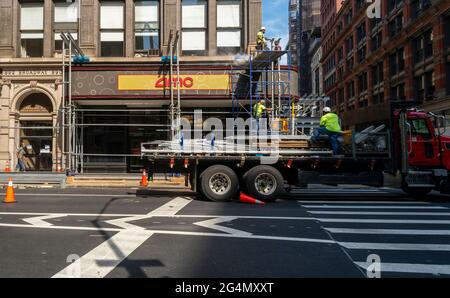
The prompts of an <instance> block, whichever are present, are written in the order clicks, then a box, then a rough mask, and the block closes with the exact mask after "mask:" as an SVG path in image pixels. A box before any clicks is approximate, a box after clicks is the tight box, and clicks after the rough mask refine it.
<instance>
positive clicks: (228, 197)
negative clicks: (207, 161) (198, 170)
mask: <svg viewBox="0 0 450 298" xmlns="http://www.w3.org/2000/svg"><path fill="white" fill-rule="evenodd" d="M242 178H243V183H242V186H243V188H244V189H243V191H244V192H246V193H247V194H248V195H250V196H252V197H254V198H256V199H258V200H261V201H264V202H273V201H275V200H276V199H277V198H278V197H279V196H280V195H281V194H282V192H283V189H284V179H283V176H282V175H281V173H280V171H278V170H277V169H275V168H274V167H271V166H265V165H260V166H256V167H253V168H251V169H250V170H249V171H247V172H246V173H245V174H244V175H243V176H242ZM199 186H200V187H199V188H200V189H199V191H200V193H201V194H202V195H204V196H205V197H207V198H208V199H210V200H212V201H216V202H228V201H232V200H235V199H236V198H237V197H238V195H239V191H240V182H239V177H238V176H237V174H236V173H235V172H234V171H233V170H232V169H231V168H230V167H227V166H225V165H214V166H211V167H209V168H207V169H206V170H205V171H203V172H202V174H201V175H200V185H199Z"/></svg>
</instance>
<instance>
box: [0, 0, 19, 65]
mask: <svg viewBox="0 0 450 298" xmlns="http://www.w3.org/2000/svg"><path fill="white" fill-rule="evenodd" d="M17 22H18V2H17V0H0V28H2V30H0V57H7V58H9V57H15V56H16V45H17V42H16V41H17V34H18V29H19V26H18V24H17Z"/></svg>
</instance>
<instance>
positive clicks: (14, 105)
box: [0, 0, 262, 172]
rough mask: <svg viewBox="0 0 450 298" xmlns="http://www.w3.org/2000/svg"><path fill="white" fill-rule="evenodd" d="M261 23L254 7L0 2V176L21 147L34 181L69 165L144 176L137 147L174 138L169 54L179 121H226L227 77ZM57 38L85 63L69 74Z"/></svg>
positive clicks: (181, 0)
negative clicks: (71, 42) (71, 44)
mask: <svg viewBox="0 0 450 298" xmlns="http://www.w3.org/2000/svg"><path fill="white" fill-rule="evenodd" d="M261 18H262V1H261V0H208V1H206V0H160V1H151V0H149V1H134V0H122V1H100V0H69V1H66V0H63V1H59V0H44V1H28V0H0V25H1V27H2V30H1V31H0V170H3V168H4V166H5V164H6V162H7V161H9V162H10V163H11V165H12V166H14V165H15V164H16V162H17V158H16V154H15V153H16V151H17V148H18V146H19V145H20V144H22V143H23V144H24V145H25V146H26V148H27V157H28V158H27V163H28V164H27V169H28V170H30V171H33V170H36V171H58V170H64V169H67V168H68V167H69V166H68V165H67V163H68V161H67V159H70V160H71V162H70V163H71V164H72V165H73V164H74V163H76V164H77V168H76V169H74V170H77V171H84V172H89V171H107V172H110V171H111V172H137V171H139V170H140V168H141V165H140V158H139V153H140V144H141V142H147V141H153V140H158V139H167V137H168V134H169V130H170V127H169V126H170V116H169V110H170V105H171V100H172V98H173V96H174V92H175V91H173V90H172V89H177V88H173V87H174V86H176V83H174V82H171V81H170V80H171V79H173V76H174V74H173V73H172V75H171V74H170V73H171V71H175V68H173V67H172V68H171V67H170V66H169V64H168V63H167V61H163V60H164V57H166V56H170V54H171V46H170V45H173V49H172V50H173V52H172V53H173V56H177V59H178V60H179V68H178V71H179V74H180V77H179V80H180V91H179V94H180V101H181V108H182V116H183V117H192V113H193V110H194V109H197V108H203V109H204V110H205V111H208V113H211V114H214V113H215V114H214V115H219V116H220V117H226V116H228V115H230V113H231V106H232V103H231V94H232V90H231V78H230V68H232V66H233V65H235V64H236V57H237V56H240V55H243V54H246V53H250V52H251V51H252V50H253V49H254V48H255V46H256V45H255V43H256V35H257V33H258V30H259V28H260V27H261V23H262V20H261ZM177 32H178V34H179V38H178V39H177V38H176V34H177ZM61 33H70V34H71V35H72V36H73V37H74V39H75V40H76V42H77V44H78V45H79V47H80V48H81V50H82V51H83V52H84V54H85V55H86V56H88V57H89V59H90V62H89V63H83V64H74V65H73V66H72V67H71V71H70V75H69V71H68V69H67V67H65V68H64V67H63V62H62V59H63V58H62V57H63V56H65V55H62V48H63V41H62V38H61V36H60V34H61ZM171 33H172V34H173V35H172V36H171ZM176 41H178V42H176ZM177 53H178V55H177ZM175 62H176V61H175ZM66 63H67V61H66ZM63 71H64V74H65V76H64V77H65V78H66V79H65V82H63ZM68 80H70V88H69V84H68ZM69 94H70V95H71V96H70V100H71V101H70V103H67V100H68V96H69ZM175 96H176V97H175V99H177V96H178V93H177V92H176V95H175ZM68 104H70V105H71V106H72V107H73V111H74V112H73V116H72V117H73V118H74V120H73V123H75V124H76V126H75V127H72V131H70V128H69V127H68V126H69V125H68V124H67V123H68V122H67V116H66V115H67V110H68ZM69 133H70V134H71V136H73V138H72V140H74V141H68V140H67V134H69ZM69 143H70V144H69ZM68 155H69V157H68ZM73 160H75V161H76V162H72V161H73ZM71 168H72V169H73V166H71ZM80 169H81V170H80Z"/></svg>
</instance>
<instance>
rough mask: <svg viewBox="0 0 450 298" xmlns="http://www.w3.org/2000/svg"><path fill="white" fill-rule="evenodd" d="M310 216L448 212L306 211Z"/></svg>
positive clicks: (440, 214) (433, 214) (438, 214)
mask: <svg viewBox="0 0 450 298" xmlns="http://www.w3.org/2000/svg"><path fill="white" fill-rule="evenodd" d="M308 212H309V213H311V214H334V215H416V216H417V215H418V216H450V212H364V211H308Z"/></svg>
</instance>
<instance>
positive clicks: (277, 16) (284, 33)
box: [263, 0, 289, 49]
mask: <svg viewBox="0 0 450 298" xmlns="http://www.w3.org/2000/svg"><path fill="white" fill-rule="evenodd" d="M288 1H289V0H263V25H264V26H265V27H266V28H267V32H266V36H267V37H270V38H272V37H276V38H278V37H281V38H282V40H281V45H282V46H283V49H284V46H285V45H286V43H287V42H288V39H289V24H288V15H289V12H288V8H289V7H288V3H289V2H288Z"/></svg>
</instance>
